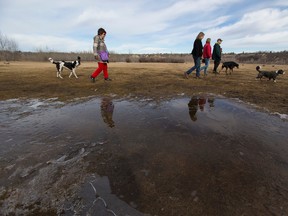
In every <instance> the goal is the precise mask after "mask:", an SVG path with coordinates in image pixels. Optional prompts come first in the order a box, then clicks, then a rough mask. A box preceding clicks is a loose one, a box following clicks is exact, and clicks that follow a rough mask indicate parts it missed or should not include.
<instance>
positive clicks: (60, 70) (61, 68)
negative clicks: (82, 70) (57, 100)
mask: <svg viewBox="0 0 288 216" xmlns="http://www.w3.org/2000/svg"><path fill="white" fill-rule="evenodd" d="M62 70H63V67H61V66H60V69H59V77H60V78H61V79H63V77H62V76H61V72H62Z"/></svg>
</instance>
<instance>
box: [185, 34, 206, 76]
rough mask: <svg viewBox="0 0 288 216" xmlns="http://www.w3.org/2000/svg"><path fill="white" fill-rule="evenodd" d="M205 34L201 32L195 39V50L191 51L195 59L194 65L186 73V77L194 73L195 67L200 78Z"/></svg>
mask: <svg viewBox="0 0 288 216" xmlns="http://www.w3.org/2000/svg"><path fill="white" fill-rule="evenodd" d="M204 36H205V34H204V33H203V32H200V33H199V34H198V35H197V37H196V39H195V41H194V44H193V50H192V52H191V54H192V56H193V59H194V66H193V67H192V68H190V69H189V70H188V71H186V72H185V73H184V77H185V78H186V79H188V76H189V74H190V73H192V72H193V71H194V70H195V69H196V78H200V66H201V57H202V54H203V44H202V39H203V38H204Z"/></svg>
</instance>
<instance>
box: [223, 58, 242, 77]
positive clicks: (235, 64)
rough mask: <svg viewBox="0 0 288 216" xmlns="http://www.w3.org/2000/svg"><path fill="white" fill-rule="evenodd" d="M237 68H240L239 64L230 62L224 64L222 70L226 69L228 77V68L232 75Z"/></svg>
mask: <svg viewBox="0 0 288 216" xmlns="http://www.w3.org/2000/svg"><path fill="white" fill-rule="evenodd" d="M235 67H237V68H239V64H237V63H236V62H234V61H229V62H224V63H223V64H222V69H221V70H223V68H226V71H225V72H226V75H227V70H228V68H229V69H230V75H231V72H232V71H233V69H234V68H235Z"/></svg>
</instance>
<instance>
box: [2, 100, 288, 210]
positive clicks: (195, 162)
mask: <svg viewBox="0 0 288 216" xmlns="http://www.w3.org/2000/svg"><path fill="white" fill-rule="evenodd" d="M35 103H36V105H33V103H32V104H31V102H27V103H25V102H21V101H17V100H16V101H8V102H1V105H2V106H1V116H0V119H1V137H0V162H1V165H0V166H1V167H0V168H2V169H0V176H2V179H1V178H0V180H1V182H2V183H3V185H9V184H13V182H16V183H17V184H19V182H22V181H19V182H18V181H17V179H16V180H14V179H15V178H16V177H17V174H18V173H20V176H21V175H22V176H25V177H27V176H28V177H27V178H29V177H30V176H31V177H30V178H33V175H34V173H36V174H35V175H36V177H38V175H40V174H37V172H36V171H34V169H35V170H37V169H39V167H41V168H43V167H44V168H43V169H46V168H47V169H48V170H49V169H52V168H53V166H48V165H46V162H47V161H52V162H51V163H52V164H53V163H54V162H55V161H56V162H55V163H59V164H61V163H63V164H65V163H66V162H65V160H67V164H69V163H68V162H69V161H70V162H71V163H73V161H74V160H75V161H76V159H77V160H78V159H79V161H77V163H76V162H75V164H73V169H76V170H77V169H79V170H77V172H76V173H79V172H80V171H81V170H82V172H83V173H82V174H81V175H83V176H84V177H85V175H86V174H87V176H88V177H89V175H88V172H90V171H91V170H93V171H94V172H96V173H99V174H100V175H101V176H107V177H108V178H105V179H106V180H107V179H109V181H110V185H111V190H112V192H113V193H114V194H116V195H117V197H122V198H123V200H124V201H125V202H126V203H128V204H131V203H132V204H131V205H132V206H139V208H140V209H141V210H143V209H144V210H143V212H149V209H151V208H153V206H154V207H155V209H161V206H157V203H158V202H157V201H155V202H154V201H153V202H152V201H151V202H152V203H148V202H149V201H148V200H155V199H157V200H158V201H159V200H160V199H161V200H165V202H169V200H171V199H172V200H173V202H175V206H174V207H175V208H177V206H180V205H179V203H177V201H178V200H179V202H181V203H180V204H183V203H185V202H187V203H185V205H186V206H187V205H190V204H191V205H192V204H193V203H194V202H198V203H199V204H200V203H201V202H202V204H203V205H204V207H203V206H202V208H203V209H209V206H212V207H213V203H215V201H217V200H219V198H221V197H223V196H225V200H229V203H226V202H224V201H223V203H222V204H223V206H227V204H231V203H232V204H231V205H232V207H234V208H232V207H231V208H230V209H235V207H236V206H237V205H238V204H239V205H240V204H241V202H242V201H243V200H244V201H245V199H246V200H255V201H258V200H261V199H262V197H264V196H262V195H261V194H260V195H259V196H258V193H255V188H257V187H259V185H260V186H261V187H264V189H265V188H266V186H267V185H272V184H270V180H271V179H273V178H274V176H275V175H276V176H278V177H277V178H279V179H281V182H282V183H279V182H277V184H280V186H281V187H282V185H281V184H283V187H284V188H285V187H286V188H288V185H287V184H286V182H288V176H285V175H284V174H285V172H284V171H283V170H286V168H287V164H288V161H287V158H288V147H287V140H288V134H287V131H288V130H287V129H288V124H287V122H286V121H282V120H281V119H280V118H278V117H276V116H272V115H269V114H267V113H262V112H258V111H256V110H254V109H251V108H249V107H247V106H246V105H245V104H243V103H238V102H234V101H232V100H228V99H223V98H216V99H214V98H213V97H192V98H179V99H172V100H169V101H153V100H140V101H136V100H125V99H123V100H115V99H111V98H108V97H106V98H101V99H90V100H89V101H84V102H83V101H82V102H81V101H77V102H75V103H71V104H68V105H63V104H58V103H56V102H50V103H48V102H47V101H46V102H43V101H38V100H35ZM96 149H97V151H96ZM99 149H100V150H99ZM79 152H80V153H79ZM102 152H106V156H103V155H102ZM82 155H85V156H83V159H82ZM107 155H108V156H107ZM70 159H71V160H70ZM62 160H63V161H62ZM18 161H20V162H19V164H18ZM23 161H24V162H23ZM53 161H54V162H53ZM85 162H87V163H85ZM35 164H36V165H35ZM43 164H44V165H43ZM49 164H50V162H49ZM99 164H100V165H101V166H100V165H99ZM46 166H47V167H46ZM63 166H64V165H63ZM67 166H68V165H67ZM82 166H83V167H85V169H86V170H85V169H83V167H82ZM285 166H286V168H285ZM31 167H32V168H31ZM95 167H96V168H95ZM101 167H103V168H101ZM73 169H72V170H73ZM1 170H2V171H1ZM3 170H5V172H3ZM7 170H8V171H7ZM23 170H24V171H23ZM40 170H41V169H40ZM66 170H67V173H66V175H67V176H68V177H67V178H68V179H69V178H73V176H74V174H73V173H72V174H70V175H71V176H70V177H69V171H70V169H66ZM9 171H10V172H11V173H9ZM286 171H287V170H286ZM1 172H2V173H1ZM30 172H31V173H33V175H32V174H31V175H30ZM85 172H86V173H85ZM91 172H92V171H91ZM273 172H275V173H273ZM39 173H41V172H39ZM43 173H45V175H46V174H47V172H44V171H43ZM47 175H48V176H49V173H48V174H47ZM50 175H51V176H53V175H56V176H54V177H55V178H56V179H57V178H58V177H59V176H57V175H58V174H57V172H54V171H53V170H52V171H51V173H50ZM61 175H62V174H61ZM62 177H63V176H62ZM88 177H87V178H88ZM7 179H9V181H8V180H7ZM75 179H77V178H76V177H75ZM99 179H101V178H99ZM106 180H105V182H106V183H105V184H108V183H107V181H108V180H107V181H106ZM31 181H33V179H31ZM75 181H76V180H75ZM266 181H267V182H269V184H268V183H267V182H266ZM11 182H12V183H11ZM163 182H166V183H165V184H164V183H163ZM247 182H249V184H247ZM259 182H260V183H259ZM16 183H15V184H16ZM56 183H57V184H58V183H59V182H56ZM56 183H55V184H56ZM86 183H87V182H86ZM96 183H97V182H95V185H97V184H96ZM220 183H221V184H223V185H221V184H220ZM24 184H25V182H24ZM57 184H56V185H57ZM261 184H262V185H261ZM87 185H88V186H87ZM219 185H220V186H219ZM50 186H51V185H47V187H50ZM86 186H87V187H88V188H90V187H91V186H90V185H89V184H86ZM86 186H85V187H86ZM14 187H17V186H14ZM23 187H24V188H27V186H25V185H24V186H23ZM51 187H52V186H51ZM98 187H101V185H98ZM150 187H152V188H150ZM230 187H231V188H230ZM52 188H53V187H52ZM239 188H241V190H239ZM267 188H268V189H267V194H268V195H269V194H274V195H275V193H276V192H277V189H275V191H276V192H275V191H274V188H272V189H271V188H269V186H267ZM90 189H91V188H90ZM146 189H147V190H146ZM264 189H263V188H262V189H261V190H262V191H263V190H264ZM39 190H40V191H39V194H44V193H43V191H41V189H39ZM153 190H155V191H156V192H157V196H155V194H153V193H152V191H153ZM265 190H266V189H265ZM265 190H264V191H265ZM109 191H110V189H109ZM219 191H220V192H219ZM156 192H155V193H156ZM274 192H275V193H274ZM23 193H24V192H23ZM103 193H104V192H103ZM108 193H110V192H108ZM150 193H151V194H150ZM283 193H284V192H283ZM24 194H25V193H24ZM131 194H132V195H131ZM207 194H209V196H207ZM232 195H233V196H232ZM274 195H273V196H274ZM250 196H252V197H250ZM275 196H276V195H275ZM203 197H205V199H203ZM235 197H236V198H235ZM114 198H115V197H114ZM114 198H113V199H114ZM166 198H167V199H168V200H166ZM278 198H279V200H280V201H279V202H278V201H277V204H275V205H278V204H279V205H281V197H278ZM111 199H112V198H111ZM263 199H264V198H263ZM233 202H235V203H237V205H236V204H235V205H234V203H233ZM243 203H244V202H243ZM243 203H242V204H243ZM146 204H147V206H148V207H147V209H146V210H145V207H146V206H145V205H146ZM172 204H173V203H172ZM211 204H212V205H211ZM243 205H244V206H245V205H246V203H244V204H243ZM151 206H152V207H151ZM251 206H252V205H251ZM190 207H191V206H190ZM246 207H247V206H246ZM262 207H263V205H262ZM277 207H279V206H277ZM255 208H256V207H255ZM155 209H153V210H151V212H153V213H155V214H156V213H159V212H157V211H156V210H155ZM278 209H280V208H278ZM207 211H208V210H207ZM213 211H214V209H211V211H209V212H210V213H211V212H213ZM231 215H235V214H231Z"/></svg>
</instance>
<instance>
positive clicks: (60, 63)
mask: <svg viewBox="0 0 288 216" xmlns="http://www.w3.org/2000/svg"><path fill="white" fill-rule="evenodd" d="M49 61H50V62H51V63H53V64H56V69H57V77H59V78H61V79H63V77H62V76H61V72H62V70H63V68H64V67H65V68H67V69H69V70H70V71H71V73H70V75H69V78H70V77H71V76H72V74H74V76H75V77H76V78H78V76H77V75H76V68H77V67H78V66H79V65H80V64H81V58H80V56H78V58H77V60H76V61H72V62H67V61H54V60H53V59H52V58H49Z"/></svg>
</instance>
